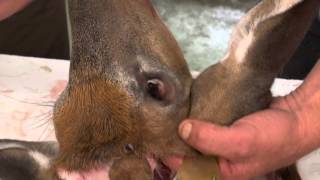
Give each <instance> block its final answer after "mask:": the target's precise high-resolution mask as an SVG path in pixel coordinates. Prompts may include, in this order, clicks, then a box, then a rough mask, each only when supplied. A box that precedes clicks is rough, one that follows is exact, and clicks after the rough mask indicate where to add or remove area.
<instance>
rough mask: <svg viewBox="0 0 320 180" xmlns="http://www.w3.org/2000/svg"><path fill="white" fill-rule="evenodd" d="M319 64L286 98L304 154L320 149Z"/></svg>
mask: <svg viewBox="0 0 320 180" xmlns="http://www.w3.org/2000/svg"><path fill="white" fill-rule="evenodd" d="M319 76H320V63H319V62H318V63H317V64H316V66H315V67H314V69H313V71H312V72H311V73H310V74H309V76H308V77H307V78H306V79H305V81H304V83H303V84H302V85H301V86H300V87H299V88H298V89H297V90H295V91H294V92H293V93H291V94H290V95H288V96H287V97H286V102H287V103H286V104H287V105H288V107H289V109H290V111H291V112H293V114H294V115H295V117H296V119H297V124H298V126H299V128H298V129H299V136H300V141H299V142H297V143H299V146H300V147H301V148H300V149H301V153H302V154H306V153H309V152H311V151H313V150H315V149H317V148H319V147H320V81H319Z"/></svg>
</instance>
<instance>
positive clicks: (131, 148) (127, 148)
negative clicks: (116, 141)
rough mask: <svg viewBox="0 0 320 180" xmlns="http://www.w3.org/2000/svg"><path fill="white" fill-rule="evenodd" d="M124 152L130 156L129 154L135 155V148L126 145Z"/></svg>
mask: <svg viewBox="0 0 320 180" xmlns="http://www.w3.org/2000/svg"><path fill="white" fill-rule="evenodd" d="M124 152H125V153H127V154H129V153H133V152H134V147H133V145H132V144H126V145H125V146H124Z"/></svg>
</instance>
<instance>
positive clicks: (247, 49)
mask: <svg viewBox="0 0 320 180" xmlns="http://www.w3.org/2000/svg"><path fill="white" fill-rule="evenodd" d="M319 4H320V3H319V1H318V0H264V1H262V2H260V3H259V4H258V5H257V6H256V7H255V8H253V9H252V10H250V11H249V12H248V13H247V14H246V15H245V16H244V17H243V18H242V19H241V20H240V22H239V23H238V24H237V26H236V28H235V29H234V31H233V33H232V37H231V41H230V45H229V56H232V58H228V60H229V61H233V63H236V64H244V65H248V66H253V67H254V68H259V69H260V70H261V68H263V69H265V68H267V70H270V69H271V68H273V69H274V70H275V71H279V68H280V67H282V66H283V65H284V64H285V63H286V62H287V60H289V59H290V57H291V56H292V54H293V53H294V51H295V50H296V48H297V47H298V45H299V44H300V41H301V40H302V39H303V37H304V35H305V32H306V31H307V30H308V28H309V26H310V25H311V22H312V20H313V17H315V15H316V12H317V9H318V8H315V7H317V6H318V7H319ZM273 62H277V63H273Z"/></svg>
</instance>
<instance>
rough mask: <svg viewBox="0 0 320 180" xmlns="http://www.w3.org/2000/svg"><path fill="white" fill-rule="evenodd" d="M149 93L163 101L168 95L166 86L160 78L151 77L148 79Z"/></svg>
mask: <svg viewBox="0 0 320 180" xmlns="http://www.w3.org/2000/svg"><path fill="white" fill-rule="evenodd" d="M147 93H148V94H149V95H150V96H151V97H152V98H154V99H156V100H158V101H162V100H164V98H165V95H166V88H165V85H164V83H163V81H161V80H160V79H150V80H148V81H147Z"/></svg>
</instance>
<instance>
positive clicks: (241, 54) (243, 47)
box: [235, 32, 254, 64]
mask: <svg viewBox="0 0 320 180" xmlns="http://www.w3.org/2000/svg"><path fill="white" fill-rule="evenodd" d="M253 40H254V35H253V32H250V33H249V35H248V36H246V37H245V38H242V39H241V40H240V41H239V42H238V45H237V48H236V49H235V57H236V62H237V63H238V64H241V63H243V62H244V60H245V57H246V55H247V54H248V51H249V48H250V45H251V44H252V43H253Z"/></svg>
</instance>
